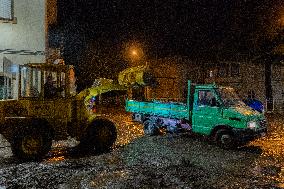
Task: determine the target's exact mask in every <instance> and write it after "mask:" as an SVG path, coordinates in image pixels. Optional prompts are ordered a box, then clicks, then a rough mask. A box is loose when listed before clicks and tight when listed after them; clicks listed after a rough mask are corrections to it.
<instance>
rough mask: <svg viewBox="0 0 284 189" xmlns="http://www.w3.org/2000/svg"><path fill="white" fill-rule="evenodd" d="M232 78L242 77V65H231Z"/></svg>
mask: <svg viewBox="0 0 284 189" xmlns="http://www.w3.org/2000/svg"><path fill="white" fill-rule="evenodd" d="M231 76H232V77H236V76H240V65H239V64H231Z"/></svg>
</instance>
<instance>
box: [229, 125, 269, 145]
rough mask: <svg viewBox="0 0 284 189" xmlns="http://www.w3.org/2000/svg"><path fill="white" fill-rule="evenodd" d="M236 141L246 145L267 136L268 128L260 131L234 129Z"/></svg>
mask: <svg viewBox="0 0 284 189" xmlns="http://www.w3.org/2000/svg"><path fill="white" fill-rule="evenodd" d="M233 132H234V136H235V140H236V141H237V142H239V143H246V142H249V141H252V140H255V139H257V138H261V137H264V136H266V134H267V128H261V129H258V130H252V129H233Z"/></svg>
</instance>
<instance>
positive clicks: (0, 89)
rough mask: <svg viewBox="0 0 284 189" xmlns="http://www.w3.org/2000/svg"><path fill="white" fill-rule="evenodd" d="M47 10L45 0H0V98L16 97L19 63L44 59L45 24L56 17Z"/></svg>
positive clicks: (45, 44) (38, 61) (45, 57)
mask: <svg viewBox="0 0 284 189" xmlns="http://www.w3.org/2000/svg"><path fill="white" fill-rule="evenodd" d="M53 1H54V0H53ZM47 10H48V3H47V0H0V99H13V98H16V97H17V96H18V95H17V93H18V90H17V87H18V86H17V82H16V81H17V79H18V75H17V72H18V68H19V65H21V64H26V63H44V62H46V59H47V53H46V52H48V46H47V44H48V43H47V32H48V24H50V23H52V22H54V20H55V19H54V17H56V14H55V13H54V10H51V11H47Z"/></svg>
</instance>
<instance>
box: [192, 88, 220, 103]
mask: <svg viewBox="0 0 284 189" xmlns="http://www.w3.org/2000/svg"><path fill="white" fill-rule="evenodd" d="M216 103H217V102H216V98H215V97H214V94H213V93H212V92H211V91H208V90H206V91H198V103H197V104H198V106H216Z"/></svg>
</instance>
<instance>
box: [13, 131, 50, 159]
mask: <svg viewBox="0 0 284 189" xmlns="http://www.w3.org/2000/svg"><path fill="white" fill-rule="evenodd" d="M51 146H52V135H51V132H50V131H49V130H48V129H43V128H39V127H36V126H34V127H26V128H22V129H21V130H20V131H19V132H17V133H15V135H14V137H13V140H12V143H11V148H12V152H13V154H14V155H15V157H16V158H18V159H21V160H39V159H41V158H43V157H44V156H45V155H46V154H47V153H48V152H49V151H50V149H51Z"/></svg>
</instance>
